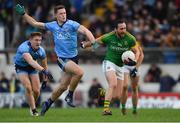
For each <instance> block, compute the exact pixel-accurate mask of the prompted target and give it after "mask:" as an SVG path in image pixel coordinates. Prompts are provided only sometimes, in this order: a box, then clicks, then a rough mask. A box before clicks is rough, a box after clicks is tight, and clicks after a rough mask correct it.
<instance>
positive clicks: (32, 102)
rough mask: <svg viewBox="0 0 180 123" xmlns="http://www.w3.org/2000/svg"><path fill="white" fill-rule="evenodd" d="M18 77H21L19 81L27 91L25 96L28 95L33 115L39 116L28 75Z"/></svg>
mask: <svg viewBox="0 0 180 123" xmlns="http://www.w3.org/2000/svg"><path fill="white" fill-rule="evenodd" d="M18 76H19V80H20V81H21V83H22V84H23V86H24V88H25V91H26V92H25V94H26V98H27V101H28V103H29V106H30V112H31V115H32V116H38V112H37V111H36V105H35V99H34V96H33V91H32V87H31V82H30V80H29V76H28V75H27V74H19V75H18Z"/></svg>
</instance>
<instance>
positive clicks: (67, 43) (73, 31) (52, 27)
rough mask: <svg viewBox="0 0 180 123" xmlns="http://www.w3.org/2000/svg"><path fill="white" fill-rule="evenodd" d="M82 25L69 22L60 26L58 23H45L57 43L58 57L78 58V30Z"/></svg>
mask: <svg viewBox="0 0 180 123" xmlns="http://www.w3.org/2000/svg"><path fill="white" fill-rule="evenodd" d="M79 26H80V24H79V23H77V22H76V21H72V20H67V21H66V22H65V23H64V24H62V25H59V24H58V22H57V21H52V22H49V23H45V28H46V29H48V30H49V31H51V32H52V34H53V37H54V43H55V52H56V54H57V56H58V57H63V58H72V57H75V56H77V54H78V51H77V30H78V28H79Z"/></svg>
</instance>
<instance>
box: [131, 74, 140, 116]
mask: <svg viewBox="0 0 180 123" xmlns="http://www.w3.org/2000/svg"><path fill="white" fill-rule="evenodd" d="M131 81H132V83H131V88H132V104H133V114H137V104H138V99H139V97H138V81H139V76H137V77H135V78H131Z"/></svg>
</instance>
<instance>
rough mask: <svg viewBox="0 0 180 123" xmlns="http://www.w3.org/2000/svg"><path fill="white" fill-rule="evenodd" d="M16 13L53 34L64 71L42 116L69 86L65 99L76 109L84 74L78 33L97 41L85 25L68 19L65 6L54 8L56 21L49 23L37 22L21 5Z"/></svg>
mask: <svg viewBox="0 0 180 123" xmlns="http://www.w3.org/2000/svg"><path fill="white" fill-rule="evenodd" d="M16 12H17V13H18V14H20V15H22V16H23V18H24V19H25V20H26V21H27V22H28V23H29V24H30V25H32V26H34V27H37V28H40V29H46V30H49V31H51V32H52V34H53V38H54V44H55V48H54V50H55V52H56V54H57V57H58V59H57V63H58V65H59V67H60V68H61V69H62V70H63V75H62V78H61V83H60V85H59V86H58V87H57V88H56V89H55V90H53V92H52V95H51V97H50V98H49V99H48V100H47V101H45V103H44V105H43V107H42V111H41V115H44V114H45V112H46V111H47V110H48V109H49V107H50V106H51V104H52V103H53V102H54V101H55V100H56V99H57V98H58V97H59V96H60V95H61V94H62V93H63V92H64V91H65V90H67V89H68V86H69V92H68V94H67V96H66V97H65V101H66V102H67V104H68V105H69V106H71V107H75V105H74V104H73V93H74V91H75V89H76V87H77V85H78V83H79V81H80V79H81V77H82V76H83V73H84V72H83V70H82V69H81V68H80V66H79V65H78V51H77V33H78V32H80V33H82V34H84V35H85V36H86V37H87V38H88V40H90V41H95V38H94V36H93V35H92V33H91V32H90V31H89V30H88V29H87V28H86V27H84V26H83V25H81V24H79V23H78V22H76V21H73V20H69V19H67V18H66V17H67V15H66V9H65V7H64V6H63V5H58V6H56V7H55V8H54V15H55V18H56V20H55V21H52V22H48V23H42V22H37V21H36V20H35V19H33V18H32V17H31V16H29V15H28V14H27V13H26V12H25V9H24V6H21V5H19V4H17V5H16Z"/></svg>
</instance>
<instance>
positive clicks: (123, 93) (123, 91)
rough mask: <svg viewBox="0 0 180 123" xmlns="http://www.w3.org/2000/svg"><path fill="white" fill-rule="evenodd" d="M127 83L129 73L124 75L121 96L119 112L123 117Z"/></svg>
mask: <svg viewBox="0 0 180 123" xmlns="http://www.w3.org/2000/svg"><path fill="white" fill-rule="evenodd" d="M128 81H129V73H126V72H125V73H124V85H123V89H122V96H121V106H122V107H121V108H122V110H121V112H122V114H123V115H125V114H126V101H127V98H128Z"/></svg>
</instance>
